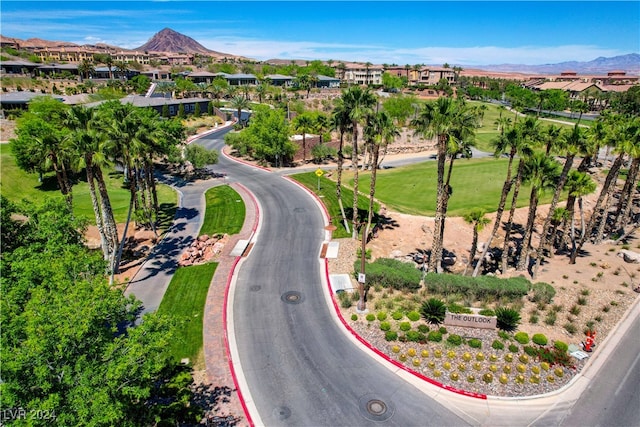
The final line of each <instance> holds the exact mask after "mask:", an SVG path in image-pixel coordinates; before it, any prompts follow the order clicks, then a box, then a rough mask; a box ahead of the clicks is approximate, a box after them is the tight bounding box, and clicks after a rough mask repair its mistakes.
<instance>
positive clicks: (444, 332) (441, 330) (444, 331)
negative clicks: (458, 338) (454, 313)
mask: <svg viewBox="0 0 640 427" xmlns="http://www.w3.org/2000/svg"><path fill="white" fill-rule="evenodd" d="M438 330H439V331H440V333H441V334H442V335H444V334H446V333H447V328H445V327H444V326H440V327H439V328H438Z"/></svg>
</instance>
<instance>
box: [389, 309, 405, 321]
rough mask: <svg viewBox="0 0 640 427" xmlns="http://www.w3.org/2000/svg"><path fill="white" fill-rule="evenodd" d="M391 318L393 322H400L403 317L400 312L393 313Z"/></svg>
mask: <svg viewBox="0 0 640 427" xmlns="http://www.w3.org/2000/svg"><path fill="white" fill-rule="evenodd" d="M391 317H392V318H393V320H400V319H402V318H403V317H404V314H402V312H401V311H394V312H393V314H392V315H391Z"/></svg>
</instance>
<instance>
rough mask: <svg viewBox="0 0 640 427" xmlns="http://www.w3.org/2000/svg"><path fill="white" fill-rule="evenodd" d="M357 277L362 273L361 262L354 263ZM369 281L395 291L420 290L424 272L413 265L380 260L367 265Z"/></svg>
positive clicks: (392, 260) (393, 260) (389, 259)
mask: <svg viewBox="0 0 640 427" xmlns="http://www.w3.org/2000/svg"><path fill="white" fill-rule="evenodd" d="M354 270H355V275H356V277H357V275H358V273H359V272H360V260H358V261H356V262H355V263H354ZM366 271H367V281H369V283H371V284H373V285H375V284H379V285H381V286H383V287H385V288H393V289H409V290H413V289H419V288H420V280H421V279H422V272H421V271H420V270H418V269H417V268H415V267H414V265H413V264H409V263H406V262H402V261H399V260H397V259H391V258H378V259H376V260H375V261H373V262H372V263H367V266H366Z"/></svg>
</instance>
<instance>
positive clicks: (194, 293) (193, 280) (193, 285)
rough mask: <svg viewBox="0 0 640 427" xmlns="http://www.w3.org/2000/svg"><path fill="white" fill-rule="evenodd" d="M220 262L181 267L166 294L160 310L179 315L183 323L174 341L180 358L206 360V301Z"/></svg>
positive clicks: (198, 362) (201, 361)
mask: <svg viewBox="0 0 640 427" xmlns="http://www.w3.org/2000/svg"><path fill="white" fill-rule="evenodd" d="M217 266H218V264H217V263H208V264H202V265H192V266H189V267H180V268H178V269H177V270H176V273H175V274H174V276H173V278H172V279H171V283H170V284H169V288H168V289H167V292H166V293H165V294H164V298H162V303H161V304H160V307H159V308H158V314H164V315H167V316H170V317H172V318H173V319H175V320H176V321H177V322H178V324H179V326H178V332H177V338H176V339H175V340H174V341H173V343H172V344H171V354H172V355H173V356H174V357H175V359H176V360H177V361H180V360H181V359H182V358H185V357H188V358H189V359H190V361H191V363H192V364H194V365H196V364H202V363H203V362H204V357H203V355H202V354H201V352H202V328H203V315H204V303H205V301H206V299H207V292H208V291H209V285H210V283H211V278H212V277H213V274H214V273H215V271H216V267H217Z"/></svg>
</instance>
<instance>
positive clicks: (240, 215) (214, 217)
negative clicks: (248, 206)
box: [200, 185, 245, 236]
mask: <svg viewBox="0 0 640 427" xmlns="http://www.w3.org/2000/svg"><path fill="white" fill-rule="evenodd" d="M205 198H206V202H207V211H206V213H205V216H204V222H203V224H202V228H201V229H200V235H203V234H207V235H209V236H210V235H213V234H216V233H227V234H237V233H239V232H240V230H241V229H242V224H244V217H245V206H244V203H243V202H242V198H241V197H240V195H239V194H238V193H237V192H236V191H235V190H234V189H233V188H231V187H229V186H228V185H221V186H218V187H213V188H211V189H209V190H208V191H207V192H206V194H205Z"/></svg>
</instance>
